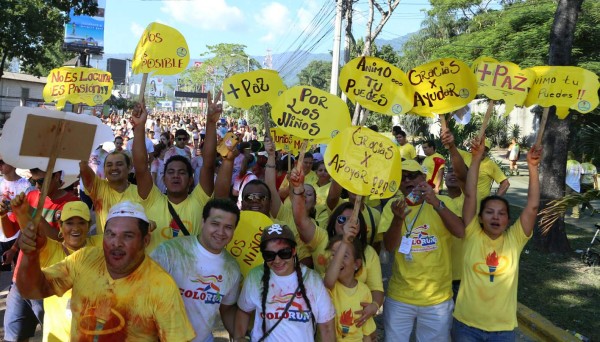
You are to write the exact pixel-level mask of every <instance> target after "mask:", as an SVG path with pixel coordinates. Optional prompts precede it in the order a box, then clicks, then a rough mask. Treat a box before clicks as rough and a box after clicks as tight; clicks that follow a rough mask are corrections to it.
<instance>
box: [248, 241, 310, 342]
mask: <svg viewBox="0 0 600 342" xmlns="http://www.w3.org/2000/svg"><path fill="white" fill-rule="evenodd" d="M269 241H274V240H269ZM285 241H286V242H287V243H289V244H290V246H291V247H292V248H294V247H295V246H296V244H295V242H292V241H290V240H285ZM265 247H266V244H265V245H264V246H262V245H261V247H260V250H261V252H262V251H263V250H264V248H265ZM294 269H295V270H296V277H297V279H298V288H299V289H300V293H301V294H302V297H303V298H304V301H305V302H306V306H308V310H309V311H310V317H311V319H312V323H313V329H314V324H315V315H314V313H313V309H312V306H311V305H310V300H309V299H308V296H307V295H306V287H304V280H303V278H302V269H301V268H300V263H299V262H298V255H297V254H296V255H294ZM270 278H271V269H270V268H269V266H268V265H267V262H263V276H262V291H261V310H262V311H261V313H262V318H263V321H262V332H263V336H262V337H261V338H260V340H259V341H264V339H265V338H267V317H266V313H265V311H266V307H267V294H268V293H269V288H270V286H269V280H270ZM293 296H294V297H295V296H296V293H294V294H293ZM291 300H294V298H292V299H291Z"/></svg>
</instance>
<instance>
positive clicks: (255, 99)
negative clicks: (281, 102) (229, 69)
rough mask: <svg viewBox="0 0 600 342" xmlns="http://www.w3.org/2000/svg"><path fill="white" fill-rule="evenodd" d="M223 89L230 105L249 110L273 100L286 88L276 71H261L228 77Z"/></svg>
mask: <svg viewBox="0 0 600 342" xmlns="http://www.w3.org/2000/svg"><path fill="white" fill-rule="evenodd" d="M223 89H224V90H225V99H226V100H227V102H228V103H229V104H230V105H232V106H234V107H239V108H244V109H250V107H252V106H258V105H262V104H265V103H267V102H271V101H272V100H275V99H276V98H277V96H279V94H280V93H282V92H283V91H285V89H286V87H285V84H283V80H282V79H281V77H279V73H277V71H275V70H268V69H263V70H256V71H251V72H245V73H242V74H235V75H233V76H231V77H228V78H226V79H225V81H223Z"/></svg>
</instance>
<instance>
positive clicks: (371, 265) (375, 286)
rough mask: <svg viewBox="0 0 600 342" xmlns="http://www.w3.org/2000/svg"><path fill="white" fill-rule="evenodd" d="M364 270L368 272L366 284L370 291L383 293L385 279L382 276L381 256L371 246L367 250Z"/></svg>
mask: <svg viewBox="0 0 600 342" xmlns="http://www.w3.org/2000/svg"><path fill="white" fill-rule="evenodd" d="M363 269H364V271H366V272H367V274H366V276H367V277H366V279H365V282H364V283H365V284H366V285H367V287H369V290H370V291H381V292H383V278H382V276H381V263H380V262H379V255H377V252H376V251H375V249H373V247H371V246H367V248H366V249H365V264H364V265H363ZM361 271H362V270H361ZM357 276H358V274H357Z"/></svg>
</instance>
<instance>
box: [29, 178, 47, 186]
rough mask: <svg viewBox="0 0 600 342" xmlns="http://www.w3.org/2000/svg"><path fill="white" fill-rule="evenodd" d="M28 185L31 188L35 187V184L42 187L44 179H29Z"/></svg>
mask: <svg viewBox="0 0 600 342" xmlns="http://www.w3.org/2000/svg"><path fill="white" fill-rule="evenodd" d="M29 184H31V186H35V185H36V184H37V185H39V186H42V185H44V178H40V179H33V178H29Z"/></svg>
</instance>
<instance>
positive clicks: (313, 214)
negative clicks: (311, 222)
mask: <svg viewBox="0 0 600 342" xmlns="http://www.w3.org/2000/svg"><path fill="white" fill-rule="evenodd" d="M304 185H305V186H307V185H308V186H310V187H311V188H312V190H313V193H314V194H315V205H314V206H313V207H312V208H311V209H310V211H309V212H308V216H309V217H310V218H313V219H317V208H316V207H317V191H316V190H315V187H314V186H312V185H311V184H307V183H304ZM305 191H306V190H305Z"/></svg>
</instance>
